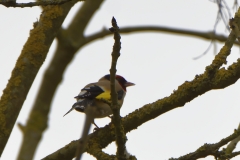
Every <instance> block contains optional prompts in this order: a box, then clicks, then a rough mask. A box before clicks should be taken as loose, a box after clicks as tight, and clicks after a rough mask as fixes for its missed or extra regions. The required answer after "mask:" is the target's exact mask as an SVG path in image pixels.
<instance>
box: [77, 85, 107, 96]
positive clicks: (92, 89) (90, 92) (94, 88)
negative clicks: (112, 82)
mask: <svg viewBox="0 0 240 160" xmlns="http://www.w3.org/2000/svg"><path fill="white" fill-rule="evenodd" d="M104 92H105V91H104V88H103V87H100V86H99V85H98V84H97V83H92V84H89V85H87V86H85V87H84V88H83V89H82V90H81V92H80V93H79V94H78V95H77V96H76V97H74V98H76V99H77V100H79V99H94V98H97V97H98V96H99V95H101V94H103V93H104Z"/></svg>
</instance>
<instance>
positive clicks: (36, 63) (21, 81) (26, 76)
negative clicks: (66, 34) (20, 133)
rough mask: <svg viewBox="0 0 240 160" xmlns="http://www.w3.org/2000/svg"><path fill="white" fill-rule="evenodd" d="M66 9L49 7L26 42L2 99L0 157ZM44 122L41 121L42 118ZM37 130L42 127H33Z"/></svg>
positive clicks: (0, 103) (0, 105) (0, 104)
mask: <svg viewBox="0 0 240 160" xmlns="http://www.w3.org/2000/svg"><path fill="white" fill-rule="evenodd" d="M65 12H66V10H64V9H62V8H61V7H59V6H54V7H46V8H45V10H44V12H43V13H42V14H41V17H40V20H39V22H37V23H35V26H34V29H32V30H31V31H30V36H29V38H28V40H27V42H26V43H25V45H24V47H23V50H22V52H21V55H20V56H19V58H18V60H17V62H16V66H15V68H14V69H13V71H12V75H11V78H10V80H9V82H8V84H7V87H6V88H5V89H4V91H3V95H2V97H1V100H0V117H1V118H0V142H1V143H0V155H1V154H2V151H3V149H4V147H5V145H6V143H7V140H8V138H9V136H10V133H11V131H12V128H13V126H14V123H15V121H16V119H17V116H18V114H19V112H20V110H21V108H22V104H23V102H24V101H25V98H26V96H27V94H28V91H29V89H30V87H31V85H32V83H33V81H34V78H35V77H36V75H37V73H38V71H39V69H40V67H41V66H42V63H43V62H44V60H45V58H46V55H47V53H48V50H49V48H50V46H51V44H52V42H53V39H54V37H55V36H56V33H57V31H58V29H59V28H60V27H61V25H62V22H63V20H64V19H65V16H66V14H65ZM39 120H40V121H41V119H39ZM31 127H32V129H33V130H34V129H35V128H36V127H40V128H41V127H42V126H41V125H37V126H31Z"/></svg>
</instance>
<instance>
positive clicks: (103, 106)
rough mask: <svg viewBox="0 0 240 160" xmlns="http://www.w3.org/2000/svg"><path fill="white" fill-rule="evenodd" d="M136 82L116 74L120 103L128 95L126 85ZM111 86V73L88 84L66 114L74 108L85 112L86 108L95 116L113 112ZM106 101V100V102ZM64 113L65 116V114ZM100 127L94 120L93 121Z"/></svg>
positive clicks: (104, 115) (100, 116) (108, 114)
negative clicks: (110, 102) (110, 104)
mask: <svg viewBox="0 0 240 160" xmlns="http://www.w3.org/2000/svg"><path fill="white" fill-rule="evenodd" d="M133 85H135V84H134V83H131V82H128V81H126V79H125V78H123V77H122V76H120V75H116V81H115V88H116V92H117V94H118V104H119V105H120V106H122V104H123V100H124V97H125V95H126V91H127V90H126V87H129V86H133ZM110 93H111V87H110V74H107V75H105V76H103V77H102V78H100V79H99V81H98V82H96V83H90V84H88V85H86V86H85V87H84V88H83V89H81V92H80V93H79V94H78V95H77V96H76V97H74V98H76V100H77V102H76V103H74V104H73V106H72V108H71V109H70V110H69V111H68V112H67V113H66V114H65V115H67V114H68V113H69V112H71V111H72V110H73V109H75V110H77V111H79V112H83V113H85V111H86V108H87V107H88V108H87V109H88V113H89V112H90V113H91V116H92V117H93V118H104V117H107V116H110V115H111V114H112V110H111V108H110V106H109V104H108V103H106V102H109V101H111V94H110ZM104 101H106V102H104ZM65 115H64V116H65ZM92 123H93V124H94V125H95V126H96V127H97V128H99V127H98V126H97V125H96V124H95V123H94V120H93V122H92Z"/></svg>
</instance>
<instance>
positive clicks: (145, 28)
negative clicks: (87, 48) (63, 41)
mask: <svg viewBox="0 0 240 160" xmlns="http://www.w3.org/2000/svg"><path fill="white" fill-rule="evenodd" d="M134 32H167V33H174V34H180V35H184V36H193V37H198V38H203V39H207V40H212V39H214V40H218V41H220V42H225V41H226V40H227V37H226V36H224V35H216V34H215V33H214V32H198V31H193V30H192V31H191V30H184V29H178V28H171V27H163V26H141V27H139V26H136V27H122V28H121V30H120V33H121V34H127V33H134ZM110 34H111V33H109V32H108V30H107V29H105V28H104V29H102V31H99V32H97V33H94V34H92V35H89V36H87V37H86V41H85V44H86V43H89V42H91V41H94V40H96V39H99V38H103V37H105V36H108V35H110ZM234 44H236V45H240V43H239V42H238V41H234Z"/></svg>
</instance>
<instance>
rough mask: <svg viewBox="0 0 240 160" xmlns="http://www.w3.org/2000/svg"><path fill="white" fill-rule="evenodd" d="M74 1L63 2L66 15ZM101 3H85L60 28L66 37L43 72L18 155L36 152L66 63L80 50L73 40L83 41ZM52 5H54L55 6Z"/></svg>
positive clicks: (61, 40)
mask: <svg viewBox="0 0 240 160" xmlns="http://www.w3.org/2000/svg"><path fill="white" fill-rule="evenodd" d="M74 2H76V1H74ZM74 2H70V3H67V4H64V5H69V6H68V9H67V8H66V9H65V12H64V14H67V12H68V10H69V9H70V8H71V6H73V5H74ZM101 4H102V1H95V0H88V1H86V2H84V3H83V5H82V6H81V8H80V9H79V11H78V12H77V13H76V16H75V17H74V19H73V21H72V23H71V24H70V26H69V28H68V29H67V30H62V31H61V33H60V35H64V38H59V37H61V36H58V45H57V50H56V52H55V53H54V56H53V58H52V60H51V62H50V64H49V66H48V68H47V69H46V71H45V73H44V76H43V79H42V82H41V84H40V86H39V91H38V94H37V96H36V98H35V100H36V101H35V102H34V104H33V107H32V110H31V112H30V115H29V119H28V120H27V123H26V126H25V127H21V128H25V129H24V132H23V136H24V137H23V142H22V144H21V152H20V154H21V155H19V157H24V160H27V159H26V158H25V156H24V155H31V156H29V157H30V159H32V158H31V157H32V156H33V155H34V153H35V149H36V148H37V146H38V144H39V141H40V140H41V137H42V134H43V132H44V131H45V129H46V128H47V126H48V124H47V123H48V114H49V110H50V106H51V102H52V98H53V96H54V93H55V91H56V89H57V86H58V85H59V84H60V83H61V81H62V76H63V73H64V71H65V69H66V67H67V65H68V64H69V63H70V62H71V61H72V59H73V56H74V54H75V53H76V52H77V50H78V48H75V46H74V44H73V43H74V42H81V41H83V39H84V37H83V31H84V29H85V27H86V26H87V24H88V22H89V21H90V19H91V18H92V16H93V14H94V13H95V12H96V10H97V9H98V8H99V6H100V5H101ZM64 5H62V6H61V7H63V6H64ZM49 7H50V8H52V7H54V6H49ZM52 33H55V31H51V32H50V33H49V34H50V35H51V34H52ZM58 35H59V34H58ZM75 151H76V148H75ZM75 151H74V153H75ZM30 153H31V154H30Z"/></svg>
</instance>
